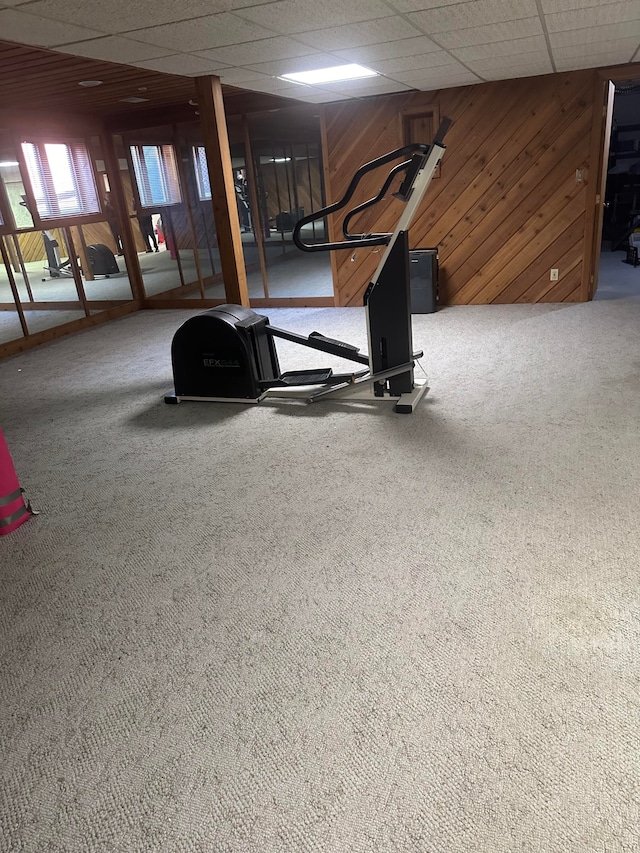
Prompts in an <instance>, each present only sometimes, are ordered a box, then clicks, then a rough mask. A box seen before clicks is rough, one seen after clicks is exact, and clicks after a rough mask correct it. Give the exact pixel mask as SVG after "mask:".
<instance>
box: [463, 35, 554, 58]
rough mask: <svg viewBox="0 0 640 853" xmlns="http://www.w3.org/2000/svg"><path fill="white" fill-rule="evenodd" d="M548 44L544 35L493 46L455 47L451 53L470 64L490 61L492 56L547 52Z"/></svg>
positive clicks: (500, 42) (502, 42) (501, 42)
mask: <svg viewBox="0 0 640 853" xmlns="http://www.w3.org/2000/svg"><path fill="white" fill-rule="evenodd" d="M546 48H547V42H546V40H545V37H544V36H543V35H539V36H531V37H530V38H524V39H509V40H507V41H499V42H493V43H492V44H474V45H470V46H469V47H455V48H452V49H451V53H452V54H453V55H454V56H457V57H458V59H462V60H464V62H469V61H470V60H472V59H489V58H490V57H492V56H513V55H514V54H516V53H529V52H530V51H533V50H546Z"/></svg>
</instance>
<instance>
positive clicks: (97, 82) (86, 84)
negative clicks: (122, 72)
mask: <svg viewBox="0 0 640 853" xmlns="http://www.w3.org/2000/svg"><path fill="white" fill-rule="evenodd" d="M78 86H84V87H85V88H86V89H91V88H92V87H93V86H102V80H81V81H80V82H79V83H78Z"/></svg>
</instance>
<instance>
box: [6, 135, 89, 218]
mask: <svg viewBox="0 0 640 853" xmlns="http://www.w3.org/2000/svg"><path fill="white" fill-rule="evenodd" d="M22 151H23V153H24V158H25V162H26V164H27V172H28V173H29V181H30V183H31V190H32V192H33V195H34V196H35V200H36V206H37V208H38V216H39V217H40V219H41V220H47V219H61V218H65V217H68V216H83V215H86V214H90V213H100V203H99V201H98V193H97V191H96V185H95V181H94V179H93V170H92V168H91V160H90V159H89V153H88V151H87V149H86V147H85V145H84V144H83V143H82V142H69V143H62V142H28V141H24V142H23V143H22Z"/></svg>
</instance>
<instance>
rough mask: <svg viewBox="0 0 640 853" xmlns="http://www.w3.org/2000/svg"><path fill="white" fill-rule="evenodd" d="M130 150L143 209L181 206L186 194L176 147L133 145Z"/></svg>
mask: <svg viewBox="0 0 640 853" xmlns="http://www.w3.org/2000/svg"><path fill="white" fill-rule="evenodd" d="M130 151H131V161H132V163H133V171H134V172H135V176H136V184H137V185H138V196H139V198H140V204H141V205H142V207H147V208H154V207H166V206H167V205H170V204H180V202H181V201H182V193H181V191H180V180H179V178H178V165H177V163H176V154H175V151H174V150H173V145H131V146H130Z"/></svg>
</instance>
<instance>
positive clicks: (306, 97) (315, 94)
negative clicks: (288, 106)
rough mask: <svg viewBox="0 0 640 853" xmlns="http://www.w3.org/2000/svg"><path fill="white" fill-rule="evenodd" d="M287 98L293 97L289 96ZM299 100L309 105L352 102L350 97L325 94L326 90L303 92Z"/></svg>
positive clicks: (334, 93) (333, 93)
mask: <svg viewBox="0 0 640 853" xmlns="http://www.w3.org/2000/svg"><path fill="white" fill-rule="evenodd" d="M287 97H291V96H290V95H288V96H287ZM297 100H299V101H304V102H305V103H307V104H330V103H333V102H334V101H350V100H352V98H351V97H350V96H349V95H338V94H337V93H336V92H325V91H324V90H322V89H320V90H314V91H306V90H305V91H302V92H300V95H299V96H298V98H297Z"/></svg>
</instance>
